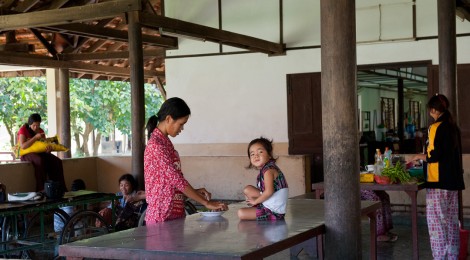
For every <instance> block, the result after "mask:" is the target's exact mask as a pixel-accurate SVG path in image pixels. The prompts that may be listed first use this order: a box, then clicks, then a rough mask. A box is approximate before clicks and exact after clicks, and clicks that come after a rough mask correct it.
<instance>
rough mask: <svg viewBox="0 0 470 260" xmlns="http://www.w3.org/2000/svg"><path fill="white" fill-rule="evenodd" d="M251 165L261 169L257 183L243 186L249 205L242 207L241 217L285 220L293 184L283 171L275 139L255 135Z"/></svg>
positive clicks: (240, 210) (250, 151)
mask: <svg viewBox="0 0 470 260" xmlns="http://www.w3.org/2000/svg"><path fill="white" fill-rule="evenodd" d="M248 158H250V165H249V166H248V168H255V169H259V170H260V171H259V174H258V177H257V187H254V186H252V185H248V186H246V187H245V189H244V190H243V193H244V194H245V197H246V202H247V203H248V205H249V206H251V207H247V208H241V209H239V210H238V217H239V218H240V219H241V220H282V219H284V216H285V214H286V206H287V198H288V195H289V188H288V187H287V181H286V178H285V176H284V174H283V173H282V171H281V170H280V169H279V167H277V165H276V159H274V157H273V146H272V140H268V139H266V138H264V137H260V138H257V139H254V140H253V141H251V142H250V144H249V145H248Z"/></svg>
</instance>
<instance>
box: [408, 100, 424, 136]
mask: <svg viewBox="0 0 470 260" xmlns="http://www.w3.org/2000/svg"><path fill="white" fill-rule="evenodd" d="M408 111H410V116H411V122H410V123H411V124H413V125H415V126H416V128H417V129H420V128H421V113H420V103H419V101H414V100H410V107H409V110H408Z"/></svg>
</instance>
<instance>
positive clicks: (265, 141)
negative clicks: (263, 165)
mask: <svg viewBox="0 0 470 260" xmlns="http://www.w3.org/2000/svg"><path fill="white" fill-rule="evenodd" d="M254 144H261V145H262V146H263V147H264V149H266V152H268V155H269V157H271V159H272V160H274V161H276V158H274V156H273V140H269V139H267V138H265V137H262V136H261V137H260V138H256V139H253V140H252V141H251V142H250V143H249V144H248V149H247V153H248V158H250V147H251V146H252V145H254ZM246 168H253V165H252V164H251V160H250V164H249V165H248V167H246Z"/></svg>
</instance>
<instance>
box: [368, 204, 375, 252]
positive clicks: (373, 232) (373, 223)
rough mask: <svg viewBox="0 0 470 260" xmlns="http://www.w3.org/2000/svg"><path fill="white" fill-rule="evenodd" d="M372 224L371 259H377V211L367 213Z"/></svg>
mask: <svg viewBox="0 0 470 260" xmlns="http://www.w3.org/2000/svg"><path fill="white" fill-rule="evenodd" d="M367 216H368V217H369V225H370V256H369V257H370V259H371V260H376V259H377V212H376V211H374V212H371V213H369V214H367Z"/></svg>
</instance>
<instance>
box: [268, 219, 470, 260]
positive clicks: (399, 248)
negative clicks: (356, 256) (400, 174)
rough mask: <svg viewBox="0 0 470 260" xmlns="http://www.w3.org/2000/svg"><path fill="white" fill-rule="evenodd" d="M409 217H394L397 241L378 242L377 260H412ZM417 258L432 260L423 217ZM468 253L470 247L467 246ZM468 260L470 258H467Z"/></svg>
mask: <svg viewBox="0 0 470 260" xmlns="http://www.w3.org/2000/svg"><path fill="white" fill-rule="evenodd" d="M408 219H409V216H394V217H393V220H394V229H393V230H392V231H393V232H394V233H396V234H398V240H397V241H395V242H379V243H378V245H377V259H379V260H389V259H390V260H394V259H397V260H405V259H412V255H413V254H412V253H413V252H412V247H411V226H410V224H409V221H408ZM465 224H466V227H467V228H466V229H469V227H470V219H466V220H465ZM418 232H419V233H418V237H419V241H420V242H419V256H420V259H424V260H428V259H429V260H432V254H431V248H430V245H429V235H428V229H427V226H426V221H425V219H424V218H423V217H421V218H420V219H419V230H418ZM369 236H370V232H369V223H368V221H367V220H363V221H362V259H369ZM467 248H468V249H469V250H468V252H469V253H470V245H467ZM267 259H269V260H285V259H298V260H311V259H317V258H316V257H312V256H309V255H308V254H307V253H305V252H303V251H302V252H300V254H299V255H298V256H297V257H295V256H290V252H289V250H285V251H282V252H279V253H278V254H276V255H273V256H271V257H269V258H267ZM467 259H470V256H467Z"/></svg>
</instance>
